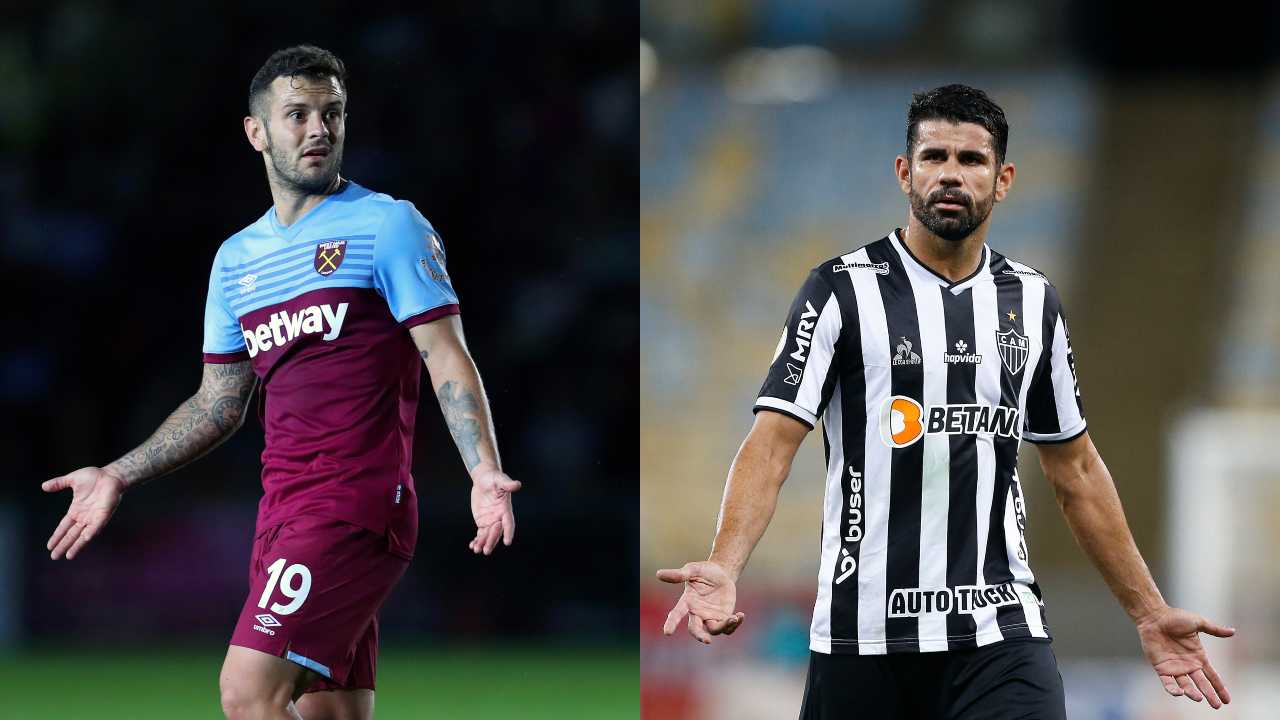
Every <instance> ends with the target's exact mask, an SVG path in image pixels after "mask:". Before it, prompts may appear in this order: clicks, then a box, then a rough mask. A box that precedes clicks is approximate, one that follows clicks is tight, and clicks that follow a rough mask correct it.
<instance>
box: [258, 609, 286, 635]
mask: <svg viewBox="0 0 1280 720" xmlns="http://www.w3.org/2000/svg"><path fill="white" fill-rule="evenodd" d="M253 618H254V619H255V620H257V621H258V622H259V623H261V625H254V626H253V629H254V630H257V631H258V632H260V633H265V634H267V635H275V634H276V631H275V630H271V629H270V628H273V627H280V621H279V620H277V619H276V616H275V615H272V614H271V613H262V614H261V615H254V616H253Z"/></svg>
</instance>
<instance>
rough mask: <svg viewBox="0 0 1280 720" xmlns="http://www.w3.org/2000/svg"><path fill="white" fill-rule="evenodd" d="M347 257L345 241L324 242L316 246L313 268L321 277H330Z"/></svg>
mask: <svg viewBox="0 0 1280 720" xmlns="http://www.w3.org/2000/svg"><path fill="white" fill-rule="evenodd" d="M346 256H347V241H346V240H326V241H325V242H322V243H317V244H316V258H315V268H316V272H318V273H320V274H321V275H325V276H328V275H332V274H333V273H334V272H336V271H337V270H338V266H339V265H341V264H342V259H343V258H344V257H346Z"/></svg>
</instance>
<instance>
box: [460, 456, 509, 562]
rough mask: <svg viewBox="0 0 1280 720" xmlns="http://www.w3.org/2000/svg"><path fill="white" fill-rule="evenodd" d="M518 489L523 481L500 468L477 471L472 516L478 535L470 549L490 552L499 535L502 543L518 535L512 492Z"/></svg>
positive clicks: (473, 486) (470, 544)
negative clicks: (512, 505)
mask: <svg viewBox="0 0 1280 720" xmlns="http://www.w3.org/2000/svg"><path fill="white" fill-rule="evenodd" d="M519 489H520V481H519V480H512V479H511V478H510V477H509V476H508V475H507V474H506V473H504V472H502V471H501V470H496V469H495V470H477V471H476V474H475V477H474V478H472V483H471V516H472V517H473V518H474V519H475V521H476V536H475V538H473V539H472V540H471V542H470V543H469V544H468V547H470V548H471V552H473V553H477V554H479V553H483V554H485V555H488V554H490V553H492V552H493V549H494V548H495V547H497V546H498V539H499V538H501V539H502V544H503V545H510V544H511V543H512V541H514V540H515V539H516V515H515V511H514V510H512V509H511V493H513V492H515V491H517V490H519Z"/></svg>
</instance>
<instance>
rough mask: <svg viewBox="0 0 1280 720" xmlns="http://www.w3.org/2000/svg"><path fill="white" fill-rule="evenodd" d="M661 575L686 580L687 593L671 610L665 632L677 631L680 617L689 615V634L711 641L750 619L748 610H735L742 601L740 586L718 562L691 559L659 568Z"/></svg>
mask: <svg viewBox="0 0 1280 720" xmlns="http://www.w3.org/2000/svg"><path fill="white" fill-rule="evenodd" d="M658 579H659V580H661V581H663V582H669V583H684V594H682V595H681V596H680V599H679V600H678V601H676V605H675V607H673V608H671V612H670V613H667V622H666V623H665V624H664V625H663V626H662V634H663V635H670V634H672V633H674V632H675V631H676V626H677V625H679V624H680V620H682V619H683V618H684V617H685V616H686V615H688V616H689V623H688V626H689V634H690V635H692V636H693V637H695V638H696V639H697V640H698V641H699V642H701V643H705V644H707V645H710V644H711V636H712V635H721V634H723V635H732V634H733V631H734V630H737V629H738V626H739V625H741V624H742V621H743V620H744V619H746V615H745V614H744V613H735V612H734V611H733V607H734V605H735V604H736V603H737V601H738V589H737V586H736V585H734V582H733V579H732V578H730V577H729V573H727V572H725V570H724V568H722V567H720V566H719V565H718V564H716V563H713V562H691V563H688V564H687V565H685V566H684V567H682V568H680V569H679V570H659V571H658Z"/></svg>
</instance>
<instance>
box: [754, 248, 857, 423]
mask: <svg viewBox="0 0 1280 720" xmlns="http://www.w3.org/2000/svg"><path fill="white" fill-rule="evenodd" d="M842 329H843V328H842V320H841V314H840V304H839V301H838V300H837V298H836V294H835V292H834V291H833V290H832V288H831V284H830V283H829V282H828V281H827V280H826V279H825V278H824V277H823V276H822V274H821V273H820V272H819V271H818V270H814V271H813V272H811V273H809V277H808V279H807V280H805V283H804V286H803V287H801V288H800V292H799V293H797V294H796V298H795V300H794V301H793V302H792V303H791V312H790V313H789V314H788V315H787V322H786V325H784V326H783V328H782V337H781V338H780V339H779V340H778V347H777V349H776V350H774V352H773V362H772V364H770V366H769V373H768V375H766V376H765V380H764V385H763V386H762V387H761V388H760V396H759V397H758V398H756V403H755V407H754V408H753V411H754V412H759V411H760V410H772V411H774V412H780V413H783V414H785V415H790V416H791V417H793V418H795V419H796V420H799V421H800V422H802V423H804V424H805V425H808V426H809V428H810V429H812V428H813V427H814V426H815V425H816V424H817V422H818V417H819V416H820V415H821V414H822V413H823V411H824V410H825V409H826V406H827V402H828V401H829V400H830V399H831V392H832V388H833V387H834V385H835V383H834V381H835V379H836V377H837V376H836V373H837V362H836V360H837V358H836V348H837V347H838V345H839V340H840V333H841V331H842Z"/></svg>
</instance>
